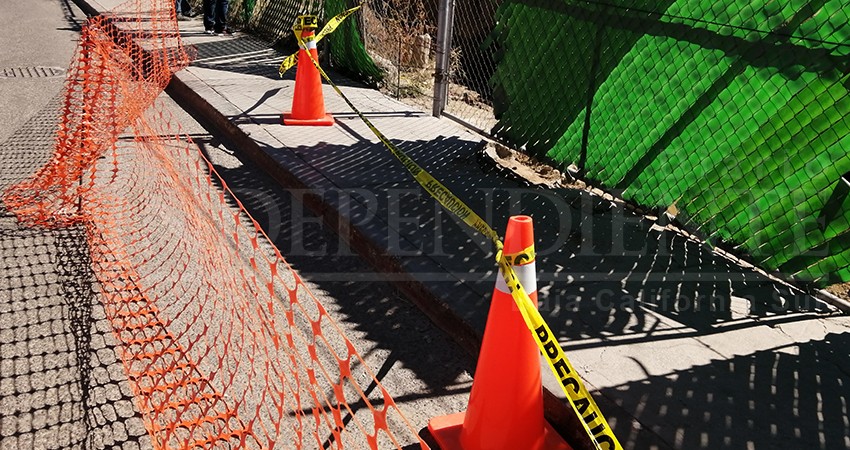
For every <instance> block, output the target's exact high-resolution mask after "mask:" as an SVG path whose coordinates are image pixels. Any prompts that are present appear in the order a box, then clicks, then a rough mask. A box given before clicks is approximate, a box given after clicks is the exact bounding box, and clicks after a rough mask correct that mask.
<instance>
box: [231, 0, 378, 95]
mask: <svg viewBox="0 0 850 450" xmlns="http://www.w3.org/2000/svg"><path fill="white" fill-rule="evenodd" d="M239 3H242V4H244V6H243V10H245V11H246V12H245V14H246V17H249V18H250V20H249V21H248V22H247V23H248V25H249V28H250V30H251V31H253V32H255V33H257V34H259V35H260V36H263V37H266V38H269V39H273V40H276V39H292V42H291V43H292V44H294V42H295V40H294V38H291V36H292V24H293V23H295V18H296V17H298V16H299V15H301V14H315V15H317V16H319V20H320V22H321V23H324V22H325V21H326V20H327V19H330V18H331V17H333V16H335V15H337V14H339V13H341V12H343V11H345V10H346V9H348V8H351V7H353V6H356V5H357V3H356V2H349V1H346V0H325V1H304V0H299V1H296V0H259V1H255V0H241V1H240V2H239ZM359 14H360V12H358V13H356V14H355V15H353V16H351V17H349V18H348V19H346V20H345V22H343V23H342V25H340V26H339V27H338V28H337V30H336V31H335V32H334V33H333V34H331V35H330V36H329V37H327V38H325V39H326V40H327V44H325V45H328V46H329V49H330V55H331V61H332V62H333V65H334V66H335V67H336V68H337V69H339V70H342V71H343V72H345V73H346V74H348V75H351V76H354V77H355V78H357V79H359V80H360V81H363V82H366V83H370V84H374V83H376V82H378V81H380V80H381V79H382V78H383V72H382V71H381V70H380V69H379V68H378V67H377V66H376V65H375V63H374V62H373V61H372V58H371V57H370V56H369V55H368V54H367V53H366V47H365V46H364V45H363V37H362V35H361V32H360V27H359V26H358V18H359Z"/></svg>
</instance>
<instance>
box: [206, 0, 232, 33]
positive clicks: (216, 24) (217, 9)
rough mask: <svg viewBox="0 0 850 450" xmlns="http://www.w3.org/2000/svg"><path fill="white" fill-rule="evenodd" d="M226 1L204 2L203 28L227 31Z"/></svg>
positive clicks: (212, 0) (211, 0) (213, 0)
mask: <svg viewBox="0 0 850 450" xmlns="http://www.w3.org/2000/svg"><path fill="white" fill-rule="evenodd" d="M227 3H228V0H204V28H206V29H207V30H214V31H216V32H221V31H224V30H226V29H227Z"/></svg>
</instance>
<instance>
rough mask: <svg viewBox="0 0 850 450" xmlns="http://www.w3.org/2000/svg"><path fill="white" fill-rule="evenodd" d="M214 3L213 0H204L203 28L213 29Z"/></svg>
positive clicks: (214, 18)
mask: <svg viewBox="0 0 850 450" xmlns="http://www.w3.org/2000/svg"><path fill="white" fill-rule="evenodd" d="M215 21H216V17H215V3H214V0H204V29H205V30H206V31H213V30H214V29H215Z"/></svg>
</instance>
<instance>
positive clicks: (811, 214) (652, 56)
mask: <svg viewBox="0 0 850 450" xmlns="http://www.w3.org/2000/svg"><path fill="white" fill-rule="evenodd" d="M848 19H850V1H848V0H820V1H813V2H800V1H789V2H777V1H775V0H772V1H764V0H759V1H729V0H724V1H719V2H715V1H709V0H679V1H615V2H612V3H605V4H603V3H597V2H582V1H558V0H522V1H505V2H504V3H503V4H502V5H501V6H500V8H499V10H498V13H497V25H496V27H495V29H494V36H493V37H494V40H495V43H496V47H497V67H496V71H495V73H494V74H493V77H492V79H491V83H492V84H493V89H494V109H495V112H496V115H497V118H498V123H497V124H496V126H495V127H494V129H493V133H494V134H495V135H497V136H498V137H500V138H502V139H504V140H506V141H509V142H511V143H513V144H514V145H516V146H517V147H522V146H524V147H525V148H526V149H527V150H529V151H531V152H533V153H536V154H537V155H538V156H542V157H545V158H547V159H549V160H551V161H554V162H556V163H557V164H559V165H562V166H567V165H569V164H573V163H574V164H577V165H578V166H579V167H580V168H581V169H583V170H584V173H585V174H586V176H587V178H589V179H592V180H596V181H597V182H599V183H601V184H603V185H605V186H607V187H609V188H614V189H619V190H622V195H623V196H624V197H625V198H627V199H630V200H633V201H635V202H637V203H640V204H643V205H648V206H652V207H660V208H666V207H668V206H670V205H675V206H676V208H677V209H678V211H680V215H679V218H680V220H682V221H684V222H686V223H687V224H688V225H690V226H691V227H692V228H696V229H699V230H700V231H702V232H703V233H705V234H706V235H708V236H709V237H710V239H711V240H712V241H714V242H723V243H726V244H728V245H731V246H734V247H735V248H737V249H738V250H740V251H742V252H744V253H747V254H749V255H751V256H752V257H753V258H754V259H755V260H756V261H758V262H760V263H761V265H762V266H764V267H765V268H767V269H773V270H779V271H781V272H783V273H786V274H789V275H793V276H795V277H797V278H799V279H802V280H811V281H814V282H815V283H816V284H818V285H821V286H823V285H827V284H831V283H835V282H847V281H850V235H848V230H850V202H848V201H846V199H847V197H848V193H850V187H848V186H850V184H848V182H847V181H845V180H844V178H843V177H845V174H848V173H850V151H848V150H850V92H848V89H850V75H847V74H848V69H850V20H848ZM846 178H850V175H846Z"/></svg>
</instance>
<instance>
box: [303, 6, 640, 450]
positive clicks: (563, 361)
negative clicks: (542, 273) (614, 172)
mask: <svg viewBox="0 0 850 450" xmlns="http://www.w3.org/2000/svg"><path fill="white" fill-rule="evenodd" d="M358 8H359V7H358ZM349 11H350V10H349ZM346 12H348V11H346ZM343 14H344V13H343ZM322 31H324V30H322ZM296 37H297V38H298V40H299V42H298V45H299V46H303V45H304V41H303V40H302V39H301V37H300V35H299V36H296ZM307 56H309V57H310V61H311V62H312V63H313V65H314V66H315V67H316V69H317V70H318V71H319V73H321V74H322V78H324V79H325V80H326V81H327V82H328V84H330V86H331V87H332V88H333V89H334V91H336V93H337V94H338V95H339V96H340V97H341V98H342V99H343V100H344V101H345V103H346V104H347V105H348V107H349V108H351V110H352V111H354V113H355V114H357V116H358V117H359V118H360V120H362V121H363V123H365V124H366V126H367V127H369V130H371V131H372V133H373V134H374V135H375V136H376V137H377V138H378V139H379V140H380V141H381V143H383V144H384V146H385V147H386V148H387V149H388V150H389V151H390V153H392V154H393V156H395V157H396V158H397V159H398V160H399V161H400V162H401V164H402V165H403V166H404V167H405V169H407V171H408V172H410V174H411V175H413V178H414V179H415V180H416V181H417V182H418V183H419V184H420V185H421V186H422V188H424V189H425V191H426V192H428V193H429V194H430V195H431V196H432V197H434V198H435V199H436V200H437V201H438V202H440V204H441V205H443V207H444V208H446V209H447V210H449V211H450V212H451V213H452V214H454V215H456V216H457V217H458V218H460V219H461V220H463V222H464V223H466V224H467V225H469V226H470V227H472V228H473V229H475V230H477V231H478V232H480V233H481V234H483V235H484V236H486V237H487V238H489V239H490V240H492V241H493V244H494V245H495V246H496V261H497V262H498V264H499V271H500V272H501V274H502V277H503V278H504V279H505V283H506V284H507V286H508V290H509V291H510V293H511V297H512V298H513V299H514V302H515V303H516V304H517V307H518V309H519V311H520V315H522V318H523V320H524V321H525V324H526V326H527V327H528V329H529V330H530V331H531V334H532V335H533V336H534V338H535V339H534V341H535V342H536V343H537V347H538V348H539V349H540V352H541V353H542V354H543V355H544V356H545V357H546V361H547V363H548V365H549V368H550V369H551V370H552V373H553V374H555V377H556V378H557V379H558V380H559V381H560V384H561V389H562V390H563V391H564V394H566V396H567V400H568V401H569V403H570V406H571V407H572V408H573V411H575V413H576V414H577V415H578V416H579V417H581V418H582V420H581V424H582V426H583V428H584V430H585V432H587V435H588V436H590V440H591V441H592V442H593V444H594V445H595V447H596V448H597V449H598V450H602V449H604V450H622V449H623V447H622V445H620V442H619V441H618V440H617V437H616V436H614V432H613V430H611V426H610V425H608V422H607V421H606V420H605V417H604V416H603V415H602V411H600V410H599V407H598V406H597V405H596V402H595V401H594V400H593V397H591V396H590V393H589V392H588V391H587V388H585V386H584V383H583V382H582V381H581V378H579V376H578V374H577V373H576V371H575V369H574V368H573V365H572V364H570V361H569V360H568V359H567V356H566V355H565V354H564V350H563V349H562V348H561V345H560V344H559V343H558V340H557V339H556V338H555V334H554V333H552V329H550V328H549V325H547V324H546V321H545V320H543V316H541V315H540V312H539V311H538V310H537V308H536V307H535V306H534V302H532V300H531V298H530V297H529V296H528V293H527V292H525V289H523V287H522V283H520V281H519V277H518V276H517V274H516V272H515V271H514V269H513V267H512V266H511V264H513V263H520V262H522V261H526V262H528V261H532V260H534V257H535V253H534V246H531V247H529V248H527V249H525V250H523V251H522V252H519V253H513V254H508V255H504V254H502V248H503V244H502V241H501V239H500V238H499V235H498V233H496V232H495V231H494V230H493V228H492V227H490V225H489V224H488V223H487V222H485V221H484V220H483V219H481V217H479V216H478V215H477V214H475V212H474V211H473V210H472V208H470V207H469V206H467V205H466V203H464V202H463V200H461V199H459V198H458V197H457V196H456V195H454V193H452V192H451V191H450V190H449V189H448V188H447V187H445V186H443V184H442V183H440V182H439V181H437V179H435V178H434V177H433V176H431V174H429V173H428V172H427V171H425V169H423V168H422V167H421V166H419V165H418V164H416V162H415V161H413V160H412V159H411V158H410V157H409V156H407V154H406V153H404V152H403V151H401V150H400V149H399V148H398V147H396V145H395V144H393V143H392V142H391V141H390V140H389V139H388V138H387V137H386V136H384V133H381V130H379V129H378V128H377V127H375V125H373V124H372V122H371V121H370V120H369V118H367V117H366V116H364V115H363V113H362V112H360V110H359V109H357V107H356V106H354V104H353V103H351V100H349V99H348V97H346V95H345V94H343V92H342V90H341V89H340V88H339V86H337V85H336V83H334V82H333V80H331V78H330V77H329V76H328V74H327V73H326V72H325V71H324V69H322V67H321V66H320V65H319V62H318V61H316V59H315V58H313V55H312V54H310V53H309V52H307Z"/></svg>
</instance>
